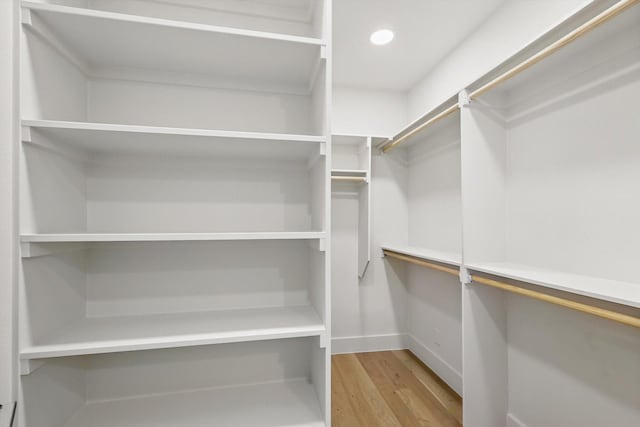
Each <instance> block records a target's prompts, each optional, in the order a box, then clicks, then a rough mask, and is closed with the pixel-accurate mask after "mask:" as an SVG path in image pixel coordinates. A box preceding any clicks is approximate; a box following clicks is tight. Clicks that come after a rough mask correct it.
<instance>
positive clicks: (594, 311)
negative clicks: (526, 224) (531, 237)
mask: <svg viewBox="0 0 640 427" xmlns="http://www.w3.org/2000/svg"><path fill="white" fill-rule="evenodd" d="M382 252H383V253H384V255H385V256H388V257H390V258H395V259H399V260H401V261H406V262H408V263H411V264H415V265H419V266H422V267H427V268H430V269H432V270H437V271H441V272H443V273H448V274H451V275H453V276H458V275H459V271H458V270H457V269H454V268H449V267H445V266H442V265H438V264H434V263H432V262H428V261H424V260H421V259H419V258H416V257H411V256H407V255H401V254H398V253H396V252H392V251H388V250H383V251H382ZM471 280H472V281H473V282H476V283H480V284H483V285H486V286H492V287H494V288H498V289H502V290H504V291H507V292H511V293H514V294H518V295H522V296H525V297H528V298H532V299H535V300H538V301H543V302H547V303H551V304H555V305H559V306H562V307H565V308H569V309H571V310H575V311H580V312H582V313H587V314H591V315H593V316H597V317H601V318H603V319H607V320H612V321H614V322H618V323H622V324H623V325H627V326H633V327H635V328H640V318H639V317H635V316H630V315H628V314H623V313H619V312H617V311H613V310H607V309H605V308H600V307H595V306H593V305H589V304H584V303H581V302H576V301H572V300H570V299H566V298H561V297H557V296H553V295H549V294H545V293H543V292H539V291H533V290H531V289H525V288H521V287H519V286H515V285H511V284H509V283H504V282H500V281H498V280H493V279H488V278H486V277H482V276H477V275H471Z"/></svg>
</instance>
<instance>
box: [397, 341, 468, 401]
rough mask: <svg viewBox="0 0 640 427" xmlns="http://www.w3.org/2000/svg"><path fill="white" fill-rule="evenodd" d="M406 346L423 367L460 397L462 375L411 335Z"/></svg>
mask: <svg viewBox="0 0 640 427" xmlns="http://www.w3.org/2000/svg"><path fill="white" fill-rule="evenodd" d="M406 345H407V347H406V348H408V349H409V350H411V352H412V353H413V354H415V355H416V356H418V358H419V359H420V360H422V362H423V363H424V364H425V365H427V366H428V367H429V368H431V370H432V371H433V372H435V373H436V374H437V375H438V376H439V377H440V378H442V380H443V381H444V382H446V383H447V384H449V387H451V388H452V389H453V390H454V391H455V392H456V393H458V394H459V395H460V396H462V374H461V373H460V372H458V371H457V370H456V369H455V368H453V367H452V366H451V365H449V364H448V363H447V362H445V361H444V360H442V359H441V358H440V357H439V356H437V355H436V354H435V353H434V352H432V351H431V350H430V349H429V348H428V347H427V346H425V345H424V344H422V343H421V342H420V341H418V340H417V339H416V338H415V337H414V336H413V335H410V334H408V335H407V338H406Z"/></svg>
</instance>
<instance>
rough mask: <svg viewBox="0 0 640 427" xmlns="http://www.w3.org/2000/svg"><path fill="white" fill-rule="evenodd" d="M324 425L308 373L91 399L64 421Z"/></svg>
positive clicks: (79, 424)
mask: <svg viewBox="0 0 640 427" xmlns="http://www.w3.org/2000/svg"><path fill="white" fill-rule="evenodd" d="M141 425H145V426H154V427H175V426H181V427H208V426H243V427H277V426H298V427H324V426H325V423H324V421H323V417H322V413H321V410H320V405H319V402H318V398H317V397H316V393H315V390H314V388H313V385H311V384H309V382H308V381H307V380H306V379H302V380H297V381H287V382H283V383H269V384H255V385H248V386H241V387H231V388H222V389H210V390H197V391H192V392H184V393H175V394H165V395H158V396H143V397H138V398H131V399H123V400H112V401H103V402H93V403H89V404H87V405H86V406H84V407H83V408H81V409H80V410H79V411H78V412H77V413H76V414H75V415H74V416H73V417H72V418H71V420H69V422H67V423H66V424H65V427H87V426H92V427H140V426H141Z"/></svg>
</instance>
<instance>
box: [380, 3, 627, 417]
mask: <svg viewBox="0 0 640 427" xmlns="http://www.w3.org/2000/svg"><path fill="white" fill-rule="evenodd" d="M613 3H614V2H600V3H597V2H596V3H593V4H591V5H589V6H588V7H585V8H584V9H583V10H581V11H580V13H577V14H576V15H575V16H573V17H571V18H570V19H568V20H567V21H565V22H564V23H562V24H560V25H559V26H558V27H557V28H555V29H553V30H552V31H550V32H549V33H548V34H544V35H542V36H541V38H540V39H539V40H537V41H535V42H534V43H532V44H531V45H529V46H527V47H525V48H524V49H523V50H522V52H519V53H518V54H517V55H515V56H514V57H513V58H511V59H509V60H508V61H506V62H505V63H504V64H500V65H499V66H497V67H496V68H495V69H494V70H492V71H491V72H490V73H488V74H487V75H486V76H484V77H483V78H481V79H479V80H478V81H476V82H474V83H473V84H471V85H470V86H469V87H468V88H466V90H464V91H462V92H461V93H460V94H459V96H455V97H452V98H451V99H449V100H448V101H446V102H444V103H443V104H442V105H441V106H440V107H438V108H436V109H435V110H434V111H433V112H431V113H429V114H427V115H425V116H424V117H423V118H422V119H421V120H418V121H416V122H414V123H413V124H411V125H409V126H408V127H407V128H406V130H404V131H403V132H401V133H399V134H398V135H397V136H396V137H395V138H394V139H393V140H392V143H393V146H394V150H395V151H393V152H389V150H388V149H387V150H386V151H387V152H388V154H386V155H390V156H394V159H395V160H399V161H405V162H406V164H407V168H408V171H407V174H408V179H407V181H408V183H407V195H408V196H407V198H408V216H409V232H408V242H407V241H403V240H402V239H401V238H399V239H398V241H397V242H389V243H390V244H388V245H386V244H385V245H383V246H382V249H383V250H387V251H391V252H395V253H399V254H404V255H407V259H406V260H405V261H408V262H406V263H405V262H402V261H399V260H395V261H394V260H392V259H390V260H389V263H393V266H390V267H391V268H394V269H395V268H409V269H410V271H409V274H408V275H407V282H408V287H409V290H410V301H409V332H410V333H409V335H410V336H409V346H410V348H411V349H412V351H413V352H414V353H416V354H417V355H418V356H419V357H420V358H421V359H422V360H423V361H425V363H427V364H428V365H429V366H430V367H431V368H432V369H434V371H436V372H437V373H438V374H439V375H440V376H441V377H442V378H443V379H445V381H446V382H447V383H449V385H451V386H452V387H453V388H454V389H455V390H457V391H458V392H459V393H461V394H462V396H463V402H464V411H463V412H464V420H465V426H467V425H468V426H471V427H474V426H479V427H484V426H543V425H576V426H577V425H580V426H594V427H595V426H600V425H605V424H607V425H632V424H637V423H638V422H639V421H640V406H639V405H638V400H637V398H635V396H638V395H639V393H640V387H639V384H640V381H639V380H640V377H639V376H638V374H637V373H638V372H639V371H638V369H637V366H638V363H639V362H640V359H639V358H638V357H639V355H640V336H639V335H638V333H637V328H635V327H633V326H634V325H638V319H639V318H640V311H638V310H639V308H640V304H639V302H640V283H639V282H638V279H637V275H636V274H635V271H634V268H633V266H634V265H635V259H636V252H637V250H636V248H635V247H634V246H633V243H632V242H636V241H638V240H639V239H640V235H639V234H638V227H637V218H638V216H639V215H640V204H639V203H638V200H637V198H636V197H632V196H630V195H632V194H635V193H636V192H637V188H636V187H637V185H636V183H637V182H639V180H640V168H638V167H637V165H638V161H639V159H640V151H639V149H638V144H637V143H636V140H637V135H638V134H640V128H639V125H638V120H636V118H635V117H636V114H635V111H634V109H633V108H630V106H631V105H634V99H637V97H638V95H640V79H639V78H638V69H639V66H640V8H639V7H638V6H637V5H633V4H632V3H633V2H620V3H619V4H618V6H620V5H623V6H625V8H626V10H624V12H622V13H620V14H618V13H612V14H611V15H612V17H610V19H609V18H607V19H604V18H602V16H604V15H606V14H607V13H608V12H607V11H609V10H613V9H608V8H609V7H612V8H615V7H616V6H612V4H613ZM593 22H604V23H602V24H601V25H599V26H595V25H594V27H595V28H594V29H591V30H590V31H587V29H588V27H591V26H592V25H591V23H593ZM574 31H577V32H578V33H579V34H578V35H579V36H580V37H578V36H577V35H576V36H571V37H570V36H569V35H571V34H574V33H572V32H574ZM574 35H575V34H574ZM574 39H575V40H574ZM556 40H559V41H558V42H556ZM569 42H570V43H569ZM555 45H557V46H562V49H559V50H557V51H555V47H553V46H555ZM548 46H551V47H553V49H552V48H551V47H548ZM551 50H553V51H554V53H553V54H552V55H547V54H548V53H549V52H551ZM540 52H542V53H540ZM541 58H544V60H541ZM458 100H459V101H458ZM423 124H425V125H424V130H423V131H421V132H415V133H414V132H412V131H413V130H414V129H416V128H418V127H421V126H423ZM408 133H411V136H410V137H408V138H403V135H405V134H408ZM401 143H402V144H403V145H402V147H404V148H399V147H400V144H401ZM390 144H391V143H390ZM386 147H387V148H388V147H389V145H386ZM395 147H398V148H397V149H395ZM407 159H408V160H407ZM391 243H393V244H391ZM390 258H391V257H390ZM413 259H419V260H422V261H426V262H424V263H422V265H423V266H424V265H428V264H429V263H428V262H430V263H431V267H432V269H425V268H423V267H419V266H415V265H413V266H412V264H411V261H412V260H413ZM434 263H438V264H439V265H444V266H447V265H448V266H454V267H458V266H459V267H460V270H461V274H460V277H459V278H458V277H456V273H457V271H456V270H457V268H453V269H452V268H449V269H447V270H446V271H443V269H440V271H438V270H437V269H436V268H435V267H439V265H437V264H434ZM402 265H404V266H406V267H401V266H402ZM418 265H420V263H418ZM434 266H435V267H434ZM445 273H450V274H445ZM461 282H462V286H461ZM446 285H448V286H446ZM460 287H462V292H460ZM445 295H447V296H448V298H445ZM412 316H413V317H412ZM604 319H608V320H604ZM612 320H615V321H612ZM443 331H444V332H443ZM416 337H418V338H416ZM451 337H453V341H455V342H457V344H456V343H453V344H452V343H451V342H449V341H448V339H449V338H451ZM416 342H417V343H418V344H422V346H420V345H416ZM412 346H413V347H412ZM456 371H457V372H456ZM605 372H606V374H605ZM549 384H553V387H549ZM627 396H634V397H633V398H627Z"/></svg>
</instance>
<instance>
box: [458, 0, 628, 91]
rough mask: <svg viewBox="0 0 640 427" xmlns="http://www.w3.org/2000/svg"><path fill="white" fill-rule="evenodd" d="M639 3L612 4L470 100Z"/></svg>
mask: <svg viewBox="0 0 640 427" xmlns="http://www.w3.org/2000/svg"><path fill="white" fill-rule="evenodd" d="M639 1H640V0H621V1H619V2H618V3H616V4H614V5H613V6H611V7H610V8H608V9H606V10H605V11H603V12H601V13H600V14H598V15H596V16H595V17H593V18H591V19H590V20H589V21H587V22H585V23H584V24H582V25H580V26H579V27H578V28H576V29H575V30H573V31H571V32H570V33H569V34H567V35H565V36H564V37H562V38H560V39H559V40H556V41H555V42H553V43H551V44H550V45H549V46H547V47H545V48H544V49H542V50H541V51H539V52H537V53H535V54H534V55H532V56H530V57H529V58H527V59H525V60H524V61H522V62H521V63H519V64H518V65H516V66H514V67H513V68H511V69H509V70H508V71H506V72H504V73H502V74H501V75H499V76H498V77H496V78H494V79H493V80H491V81H490V82H488V83H486V84H484V85H483V86H481V87H479V88H478V89H476V90H474V91H473V92H471V95H470V98H471V99H475V98H478V97H479V96H481V95H483V94H484V93H486V92H488V91H489V90H491V89H493V88H494V87H496V86H497V85H499V84H500V83H503V82H505V81H507V80H509V79H510V78H512V77H514V76H516V75H517V74H519V73H521V72H523V71H524V70H526V69H528V68H530V67H532V66H533V65H535V64H537V63H538V62H540V61H542V60H543V59H545V58H546V57H548V56H551V55H552V54H554V53H555V52H557V51H559V50H560V49H562V48H563V47H565V46H567V45H568V44H570V43H571V42H573V41H575V40H576V39H578V38H580V37H581V36H583V35H584V34H586V33H588V32H589V31H591V30H593V29H594V28H596V27H597V26H599V25H600V24H602V23H604V22H607V21H608V20H610V19H611V18H613V17H615V16H617V15H618V14H620V13H622V12H623V11H625V10H626V9H628V8H629V7H631V6H633V5H635V4H637V3H638V2H639Z"/></svg>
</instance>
